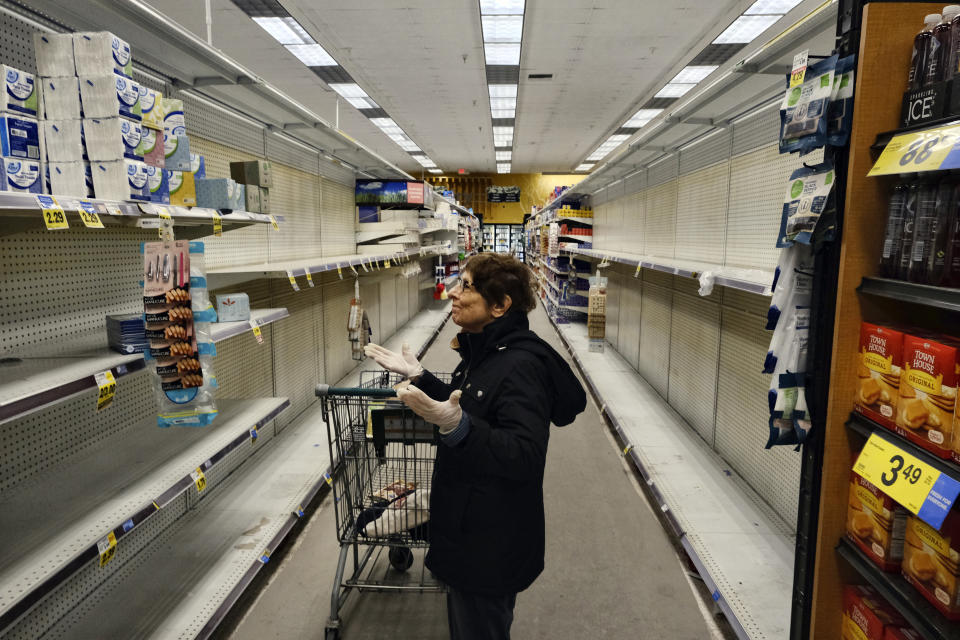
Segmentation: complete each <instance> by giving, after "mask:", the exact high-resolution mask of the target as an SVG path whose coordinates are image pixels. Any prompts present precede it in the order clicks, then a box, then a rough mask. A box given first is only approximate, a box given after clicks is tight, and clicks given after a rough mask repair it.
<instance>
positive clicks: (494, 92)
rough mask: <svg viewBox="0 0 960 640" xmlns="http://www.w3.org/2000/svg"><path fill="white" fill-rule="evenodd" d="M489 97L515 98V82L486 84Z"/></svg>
mask: <svg viewBox="0 0 960 640" xmlns="http://www.w3.org/2000/svg"><path fill="white" fill-rule="evenodd" d="M487 89H488V90H489V91H490V97H491V98H516V97H517V85H515V84H490V85H487Z"/></svg>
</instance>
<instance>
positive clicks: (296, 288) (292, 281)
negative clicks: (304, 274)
mask: <svg viewBox="0 0 960 640" xmlns="http://www.w3.org/2000/svg"><path fill="white" fill-rule="evenodd" d="M287 279H288V280H289V281H290V286H291V287H293V290H294V291H300V285H298V284H297V279H296V278H294V277H293V271H289V270H288V271H287Z"/></svg>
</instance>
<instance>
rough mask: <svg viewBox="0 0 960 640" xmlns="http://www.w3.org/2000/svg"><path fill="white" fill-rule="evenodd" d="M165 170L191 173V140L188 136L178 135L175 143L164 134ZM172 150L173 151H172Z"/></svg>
mask: <svg viewBox="0 0 960 640" xmlns="http://www.w3.org/2000/svg"><path fill="white" fill-rule="evenodd" d="M163 135H164V141H163V148H164V152H165V153H164V156H165V157H164V160H163V162H164V165H163V166H164V168H166V169H168V170H170V171H190V167H191V166H192V165H191V162H190V138H189V137H188V136H187V135H186V134H182V135H178V136H176V137H175V139H174V140H173V142H172V143H171V142H170V140H169V139H168V138H167V133H166V132H164V133H163ZM171 149H172V151H170V150H171Z"/></svg>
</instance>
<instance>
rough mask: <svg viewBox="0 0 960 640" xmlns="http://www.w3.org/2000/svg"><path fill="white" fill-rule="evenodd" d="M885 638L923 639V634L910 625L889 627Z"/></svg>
mask: <svg viewBox="0 0 960 640" xmlns="http://www.w3.org/2000/svg"><path fill="white" fill-rule="evenodd" d="M883 640H923V636H921V635H920V634H919V633H917V632H916V631H914V630H913V629H911V628H910V627H887V631H886V633H884V634H883Z"/></svg>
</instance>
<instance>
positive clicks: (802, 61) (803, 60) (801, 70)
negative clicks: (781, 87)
mask: <svg viewBox="0 0 960 640" xmlns="http://www.w3.org/2000/svg"><path fill="white" fill-rule="evenodd" d="M809 54H810V50H809V49H808V50H807V51H801V52H800V53H798V54H797V55H795V56H793V67H792V70H791V71H790V88H791V89H792V88H793V87H796V86H797V85H801V84H803V79H804V78H805V77H806V75H807V58H808V56H809Z"/></svg>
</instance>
